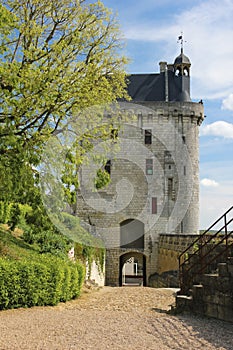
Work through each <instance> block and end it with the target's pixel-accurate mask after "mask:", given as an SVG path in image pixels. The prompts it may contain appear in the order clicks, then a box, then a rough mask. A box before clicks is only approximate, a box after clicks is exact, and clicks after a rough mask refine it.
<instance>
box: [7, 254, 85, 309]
mask: <svg viewBox="0 0 233 350" xmlns="http://www.w3.org/2000/svg"><path fill="white" fill-rule="evenodd" d="M83 280H84V267H83V266H82V265H81V264H80V263H75V262H69V261H65V260H63V259H60V258H58V257H52V256H48V255H47V256H46V255H44V256H41V259H40V260H39V259H38V261H37V260H18V261H15V260H14V261H13V260H7V259H4V258H0V309H1V310H2V309H10V308H17V307H31V306H37V305H41V306H42V305H56V304H57V303H58V302H60V301H67V300H70V299H73V298H76V297H77V296H79V294H80V290H81V286H82V283H83Z"/></svg>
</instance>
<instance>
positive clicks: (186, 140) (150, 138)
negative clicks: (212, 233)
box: [78, 48, 204, 286]
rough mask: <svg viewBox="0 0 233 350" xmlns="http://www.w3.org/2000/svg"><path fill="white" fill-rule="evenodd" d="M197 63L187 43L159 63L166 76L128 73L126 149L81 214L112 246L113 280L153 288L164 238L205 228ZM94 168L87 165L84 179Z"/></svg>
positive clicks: (83, 199)
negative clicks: (194, 87) (193, 94)
mask: <svg viewBox="0 0 233 350" xmlns="http://www.w3.org/2000/svg"><path fill="white" fill-rule="evenodd" d="M190 67H191V62H190V60H189V58H188V57H187V56H185V55H184V53H183V48H181V53H180V55H179V56H178V57H176V59H175V60H174V63H173V64H167V62H160V72H159V73H157V74H132V75H131V76H130V77H129V83H128V92H129V95H130V96H131V98H132V101H131V102H130V103H127V102H125V103H121V108H122V110H128V111H129V112H130V113H131V114H132V119H129V120H128V121H127V122H126V123H125V124H124V125H123V126H122V127H121V128H120V130H118V131H117V133H118V139H119V145H120V146H119V150H118V151H117V152H116V153H115V154H109V160H108V162H107V164H106V170H107V171H108V172H109V173H110V176H111V182H110V184H109V185H108V186H107V187H106V188H103V189H101V190H99V191H97V192H96V193H91V194H90V193H89V194H88V193H87V191H86V190H85V189H84V190H83V191H82V193H80V195H79V198H78V215H79V216H80V217H81V218H82V219H83V221H84V222H85V225H86V228H88V229H89V230H90V231H91V232H92V233H94V234H95V235H98V236H100V237H101V238H102V239H103V240H104V242H105V244H106V248H107V252H106V285H114V286H118V285H122V284H124V283H126V284H127V281H128V283H130V282H132V281H138V282H139V283H143V285H147V284H148V279H149V277H150V276H151V275H152V274H154V273H156V272H157V266H158V238H159V235H160V234H196V233H198V230H199V143H198V134H199V125H200V124H201V122H202V120H203V119H204V110H203V105H202V103H196V102H192V101H191V98H190ZM88 173H89V169H88V166H87V167H86V168H85V167H84V168H83V169H82V177H83V178H88ZM84 187H85V186H84ZM85 225H84V226H85Z"/></svg>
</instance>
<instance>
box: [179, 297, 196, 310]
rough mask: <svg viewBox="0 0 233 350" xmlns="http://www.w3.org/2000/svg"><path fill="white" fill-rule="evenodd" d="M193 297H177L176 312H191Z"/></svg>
mask: <svg viewBox="0 0 233 350" xmlns="http://www.w3.org/2000/svg"><path fill="white" fill-rule="evenodd" d="M192 300H193V298H192V296H188V295H177V296H176V311H177V312H182V311H190V310H191V307H192Z"/></svg>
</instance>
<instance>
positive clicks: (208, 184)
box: [201, 178, 219, 187]
mask: <svg viewBox="0 0 233 350" xmlns="http://www.w3.org/2000/svg"><path fill="white" fill-rule="evenodd" d="M201 185H202V186H205V187H218V186H219V183H218V182H216V181H215V180H211V179H207V178H205V179H202V180H201Z"/></svg>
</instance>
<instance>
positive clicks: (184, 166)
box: [184, 166, 186, 176]
mask: <svg viewBox="0 0 233 350" xmlns="http://www.w3.org/2000/svg"><path fill="white" fill-rule="evenodd" d="M185 175H186V166H184V176H185Z"/></svg>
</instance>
